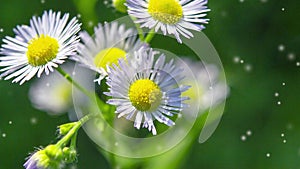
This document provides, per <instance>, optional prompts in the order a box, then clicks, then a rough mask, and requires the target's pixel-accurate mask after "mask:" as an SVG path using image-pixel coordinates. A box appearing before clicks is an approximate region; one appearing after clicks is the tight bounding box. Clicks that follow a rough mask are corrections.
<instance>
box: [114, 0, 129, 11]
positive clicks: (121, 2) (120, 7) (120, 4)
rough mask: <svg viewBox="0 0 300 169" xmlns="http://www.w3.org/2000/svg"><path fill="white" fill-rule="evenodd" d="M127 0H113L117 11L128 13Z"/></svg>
mask: <svg viewBox="0 0 300 169" xmlns="http://www.w3.org/2000/svg"><path fill="white" fill-rule="evenodd" d="M125 2H126V0H113V6H114V7H115V8H116V10H117V11H119V12H122V13H127V7H126V6H125Z"/></svg>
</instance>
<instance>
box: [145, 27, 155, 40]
mask: <svg viewBox="0 0 300 169" xmlns="http://www.w3.org/2000/svg"><path fill="white" fill-rule="evenodd" d="M154 35H155V31H154V29H151V30H150V32H149V33H148V34H147V36H146V38H145V40H144V42H146V43H150V42H151V40H152V39H153V37H154Z"/></svg>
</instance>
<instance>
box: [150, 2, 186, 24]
mask: <svg viewBox="0 0 300 169" xmlns="http://www.w3.org/2000/svg"><path fill="white" fill-rule="evenodd" d="M148 12H149V14H150V15H151V16H152V17H153V18H154V19H155V20H158V21H161V22H163V23H166V24H175V23H177V22H178V21H179V20H180V19H181V18H182V16H183V10H182V6H181V5H180V4H179V1H178V0H149V4H148Z"/></svg>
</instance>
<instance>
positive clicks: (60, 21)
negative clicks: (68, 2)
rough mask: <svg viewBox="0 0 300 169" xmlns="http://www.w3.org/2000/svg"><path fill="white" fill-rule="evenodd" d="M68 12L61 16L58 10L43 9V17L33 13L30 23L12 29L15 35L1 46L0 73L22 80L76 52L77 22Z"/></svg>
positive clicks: (50, 70) (2, 75)
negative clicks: (70, 17)
mask: <svg viewBox="0 0 300 169" xmlns="http://www.w3.org/2000/svg"><path fill="white" fill-rule="evenodd" d="M68 18H69V14H64V15H63V16H62V18H61V13H60V12H52V11H51V10H50V11H48V12H47V11H45V12H44V14H43V16H42V17H35V16H34V17H32V19H31V20H30V26H27V25H21V26H17V27H16V28H15V29H14V32H15V34H16V35H15V37H8V36H7V37H5V38H4V39H3V42H4V44H2V47H1V49H0V54H1V55H2V56H1V57H0V67H3V68H2V69H0V72H3V73H2V74H1V75H0V77H1V78H2V77H5V78H4V80H8V79H11V78H14V79H13V81H12V82H16V83H20V84H23V83H24V82H26V81H28V80H30V79H31V78H32V77H33V76H35V75H36V74H37V77H40V76H41V74H42V73H43V72H45V73H46V74H47V75H48V74H49V72H53V71H54V69H53V68H56V67H58V65H59V64H62V63H64V60H65V59H66V58H67V57H68V56H71V55H74V54H75V50H76V46H77V43H78V42H79V37H78V36H76V33H77V32H79V30H80V24H78V20H77V19H76V18H75V17H74V18H73V19H71V20H70V21H69V22H68Z"/></svg>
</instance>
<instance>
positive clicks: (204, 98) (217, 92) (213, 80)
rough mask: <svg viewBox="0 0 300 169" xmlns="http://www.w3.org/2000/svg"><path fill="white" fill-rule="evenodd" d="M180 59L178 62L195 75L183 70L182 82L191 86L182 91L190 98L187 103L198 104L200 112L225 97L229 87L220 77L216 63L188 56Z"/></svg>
mask: <svg viewBox="0 0 300 169" xmlns="http://www.w3.org/2000/svg"><path fill="white" fill-rule="evenodd" d="M181 61H182V62H181V63H178V64H179V65H180V64H185V65H187V66H188V67H189V68H190V69H191V71H192V72H193V74H194V76H195V77H193V76H192V75H190V74H188V72H186V71H185V72H184V75H185V79H184V80H183V83H185V84H189V85H191V86H192V87H191V88H190V90H189V91H187V92H186V93H184V95H187V96H189V97H190V98H191V99H190V100H189V101H188V103H189V104H193V105H199V110H200V112H203V111H205V110H207V109H209V108H211V107H214V106H217V105H218V104H220V103H221V102H223V101H224V100H225V99H226V97H227V96H228V94H229V87H228V86H227V85H226V83H225V82H224V81H223V80H222V79H220V77H219V74H220V70H219V68H218V67H217V66H216V65H214V64H206V63H204V62H200V61H193V60H190V59H188V58H183V59H182V60H181ZM194 78H195V79H194Z"/></svg>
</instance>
